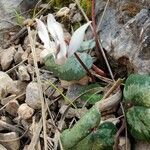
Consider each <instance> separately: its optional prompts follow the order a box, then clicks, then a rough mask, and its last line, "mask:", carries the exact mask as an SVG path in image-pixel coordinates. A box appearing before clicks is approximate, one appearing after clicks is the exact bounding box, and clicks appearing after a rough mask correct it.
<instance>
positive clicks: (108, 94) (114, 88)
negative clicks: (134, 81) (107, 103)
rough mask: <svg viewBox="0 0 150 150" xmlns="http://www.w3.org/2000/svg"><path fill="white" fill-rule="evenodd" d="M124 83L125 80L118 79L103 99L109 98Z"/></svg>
mask: <svg viewBox="0 0 150 150" xmlns="http://www.w3.org/2000/svg"><path fill="white" fill-rule="evenodd" d="M122 82H123V79H118V80H117V81H116V82H115V83H114V84H113V86H112V87H111V88H110V89H109V90H108V91H107V93H106V94H105V95H104V97H103V99H105V98H107V97H109V96H110V94H111V93H112V92H113V91H114V90H116V89H117V88H118V87H119V86H120V85H121V83H122Z"/></svg>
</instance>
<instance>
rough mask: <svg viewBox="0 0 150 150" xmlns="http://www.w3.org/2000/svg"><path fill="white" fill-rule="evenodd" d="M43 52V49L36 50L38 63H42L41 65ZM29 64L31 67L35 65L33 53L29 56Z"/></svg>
mask: <svg viewBox="0 0 150 150" xmlns="http://www.w3.org/2000/svg"><path fill="white" fill-rule="evenodd" d="M42 51H43V50H42V49H40V48H36V57H37V62H38V63H40V64H42V63H43V61H42V58H41V56H40V55H41V52H42ZM28 63H29V64H31V65H34V61H33V55H32V53H30V54H29V56H28Z"/></svg>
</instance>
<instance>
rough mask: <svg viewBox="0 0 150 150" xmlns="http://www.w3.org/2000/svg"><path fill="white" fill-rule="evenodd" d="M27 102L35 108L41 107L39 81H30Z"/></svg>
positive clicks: (27, 89)
mask: <svg viewBox="0 0 150 150" xmlns="http://www.w3.org/2000/svg"><path fill="white" fill-rule="evenodd" d="M25 102H26V103H27V104H28V105H29V106H30V107H31V108H33V109H40V108H41V100H40V91H39V88H38V83H37V82H30V83H29V84H28V86H27V88H26V100H25Z"/></svg>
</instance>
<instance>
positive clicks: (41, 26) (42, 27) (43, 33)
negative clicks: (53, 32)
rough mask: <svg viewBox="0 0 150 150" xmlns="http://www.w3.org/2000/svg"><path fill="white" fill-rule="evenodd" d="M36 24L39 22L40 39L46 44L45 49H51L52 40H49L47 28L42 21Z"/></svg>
mask: <svg viewBox="0 0 150 150" xmlns="http://www.w3.org/2000/svg"><path fill="white" fill-rule="evenodd" d="M36 22H37V31H38V35H39V38H40V39H41V41H42V42H43V43H44V48H46V49H49V46H50V39H49V35H48V31H47V28H46V26H45V24H44V23H43V22H42V21H41V20H39V19H36Z"/></svg>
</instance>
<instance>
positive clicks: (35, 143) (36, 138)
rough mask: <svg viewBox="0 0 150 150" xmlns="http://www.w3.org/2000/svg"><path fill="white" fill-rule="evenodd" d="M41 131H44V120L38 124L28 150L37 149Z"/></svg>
mask: <svg viewBox="0 0 150 150" xmlns="http://www.w3.org/2000/svg"><path fill="white" fill-rule="evenodd" d="M41 130H42V118H41V119H40V121H39V122H38V125H37V127H36V129H35V132H34V134H33V137H32V139H31V142H30V144H29V146H28V150H34V149H35V146H36V145H37V142H38V139H39V136H40V132H41Z"/></svg>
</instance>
